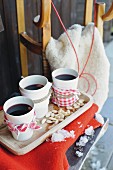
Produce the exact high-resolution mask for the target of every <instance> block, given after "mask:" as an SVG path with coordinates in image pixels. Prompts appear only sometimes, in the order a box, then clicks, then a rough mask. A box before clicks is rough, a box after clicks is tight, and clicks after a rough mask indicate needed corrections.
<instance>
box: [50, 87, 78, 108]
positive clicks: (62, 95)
mask: <svg viewBox="0 0 113 170" xmlns="http://www.w3.org/2000/svg"><path fill="white" fill-rule="evenodd" d="M52 90H53V94H54V95H53V96H52V103H54V104H56V105H58V106H72V105H73V104H74V103H75V102H76V101H77V100H78V95H80V92H79V90H78V89H76V90H73V89H70V90H64V89H59V88H57V87H55V86H54V85H52Z"/></svg>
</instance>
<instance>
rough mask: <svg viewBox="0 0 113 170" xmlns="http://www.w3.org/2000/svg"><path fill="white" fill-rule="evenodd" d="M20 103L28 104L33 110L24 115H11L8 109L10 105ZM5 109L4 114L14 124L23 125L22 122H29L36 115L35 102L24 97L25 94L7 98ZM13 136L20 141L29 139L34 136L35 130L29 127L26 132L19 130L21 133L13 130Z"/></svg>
mask: <svg viewBox="0 0 113 170" xmlns="http://www.w3.org/2000/svg"><path fill="white" fill-rule="evenodd" d="M18 104H27V105H29V106H31V108H32V110H31V111H29V112H28V113H26V114H24V115H20V116H16V115H15V116H13V115H10V114H9V113H8V112H7V111H8V109H9V108H10V107H13V106H14V105H18ZM3 110H4V114H5V116H6V118H7V119H8V120H9V121H10V122H11V123H13V124H15V125H21V124H24V123H25V124H29V123H30V122H31V121H32V120H33V117H34V103H33V101H32V100H31V99H29V98H26V97H23V96H17V97H13V98H10V99H9V100H7V101H6V102H5V103H4V106H3ZM11 133H12V135H13V137H14V138H15V139H16V140H18V141H25V140H28V139H30V138H31V137H32V135H33V130H32V129H29V128H27V130H26V131H25V132H19V135H18V134H17V133H16V132H11Z"/></svg>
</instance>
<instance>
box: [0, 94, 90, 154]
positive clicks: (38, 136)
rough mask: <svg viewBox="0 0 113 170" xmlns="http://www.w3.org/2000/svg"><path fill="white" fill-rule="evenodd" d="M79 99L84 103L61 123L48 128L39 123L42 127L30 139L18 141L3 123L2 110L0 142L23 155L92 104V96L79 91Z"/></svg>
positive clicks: (1, 114)
mask: <svg viewBox="0 0 113 170" xmlns="http://www.w3.org/2000/svg"><path fill="white" fill-rule="evenodd" d="M80 98H81V99H84V100H85V101H86V104H85V105H84V106H82V107H80V108H79V109H78V110H77V111H76V112H74V113H73V114H71V115H70V116H69V117H67V118H66V119H65V120H63V121H62V122H61V123H59V124H57V125H56V126H55V127H53V128H52V129H50V130H48V125H47V123H45V124H43V125H41V126H42V129H40V130H38V131H34V134H33V136H32V138H31V139H29V140H27V141H24V142H20V141H16V140H15V139H14V138H13V137H12V135H11V133H10V131H9V130H8V129H7V127H5V126H4V125H3V111H1V113H0V125H1V126H0V127H1V128H0V143H1V144H2V145H3V146H4V147H5V148H7V149H8V150H9V151H11V152H12V153H14V154H15V155H24V154H26V153H28V152H30V151H31V150H33V149H34V148H36V147H37V146H38V145H40V144H41V143H43V142H44V141H45V140H46V139H47V138H48V137H50V136H51V135H52V134H53V133H54V132H56V131H57V130H59V129H62V128H64V127H65V126H66V125H68V124H69V123H70V122H72V121H73V120H75V119H76V118H77V117H79V116H80V115H81V114H83V113H84V112H85V111H86V110H88V109H89V108H90V107H91V106H92V104H93V98H92V97H91V96H90V95H87V94H85V93H81V95H80Z"/></svg>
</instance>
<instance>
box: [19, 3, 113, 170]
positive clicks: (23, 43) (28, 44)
mask: <svg viewBox="0 0 113 170" xmlns="http://www.w3.org/2000/svg"><path fill="white" fill-rule="evenodd" d="M16 4H17V18H18V33H19V35H20V57H21V68H22V76H24V77H25V76H27V75H28V62H27V49H28V50H30V51H31V52H33V53H35V54H39V55H42V57H43V74H44V75H45V76H46V77H48V78H50V70H49V65H48V62H47V60H46V57H45V48H46V45H47V44H48V42H49V40H50V37H51V0H41V15H40V16H41V17H40V19H39V21H38V22H34V23H33V24H35V25H36V27H37V28H41V29H42V42H41V43H38V42H36V41H34V40H33V39H32V38H31V37H29V35H27V33H26V32H25V17H24V0H16ZM92 11H93V0H85V14H84V25H87V24H88V23H89V22H91V21H92ZM96 13H97V22H96V26H97V28H98V29H99V31H100V34H101V37H102V38H103V23H104V22H105V21H109V20H111V19H113V3H112V5H111V7H110V9H109V10H108V12H107V13H105V3H96ZM48 73H49V74H48ZM107 126H108V120H105V125H104V127H103V128H100V129H98V130H97V131H96V135H95V142H96V141H97V140H98V139H99V138H100V137H101V136H102V134H103V133H104V132H105V131H106V129H107ZM91 147H92V145H90V144H89V146H87V148H86V149H85V154H84V157H83V158H82V159H81V158H80V159H77V161H75V167H76V168H77V169H78V170H79V169H80V168H81V166H82V164H83V162H84V160H85V159H86V156H87V154H88V152H89V150H90V148H91ZM70 156H72V149H71V148H70V149H69V151H68V152H67V157H68V158H69V157H70ZM70 164H71V163H70ZM76 168H75V169H76Z"/></svg>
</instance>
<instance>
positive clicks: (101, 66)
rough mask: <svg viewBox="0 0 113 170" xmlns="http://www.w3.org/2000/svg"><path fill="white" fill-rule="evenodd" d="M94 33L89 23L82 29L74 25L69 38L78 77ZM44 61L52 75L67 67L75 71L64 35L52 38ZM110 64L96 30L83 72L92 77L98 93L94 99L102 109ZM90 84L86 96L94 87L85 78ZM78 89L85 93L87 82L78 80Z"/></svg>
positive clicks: (69, 46) (92, 83)
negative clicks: (77, 59)
mask: <svg viewBox="0 0 113 170" xmlns="http://www.w3.org/2000/svg"><path fill="white" fill-rule="evenodd" d="M92 33H93V24H92V23H90V24H89V25H87V26H86V27H85V28H84V29H83V27H82V26H80V25H73V26H72V27H71V28H70V29H69V30H68V34H69V36H70V38H71V40H72V42H73V44H74V46H75V49H76V51H77V54H78V58H79V63H80V73H81V71H82V69H83V66H84V64H85V62H86V60H87V56H88V54H89V50H90V46H91V41H92ZM46 58H47V59H48V61H49V64H50V67H51V71H53V70H55V69H57V68H61V67H67V68H72V69H75V70H77V62H76V56H75V53H74V51H73V48H72V46H71V44H70V42H69V40H68V38H67V35H66V33H63V34H62V35H61V36H60V37H59V39H58V40H55V39H53V38H51V40H50V42H49V43H48V45H47V48H46ZM109 67H110V65H109V62H108V59H107V56H106V54H105V50H104V46H103V42H102V39H101V37H100V33H99V31H98V29H97V28H96V29H95V40H94V46H93V50H92V53H91V56H90V59H89V61H88V64H87V66H86V69H85V72H87V73H90V74H92V75H93V76H94V77H95V78H96V80H97V83H98V89H97V91H96V94H95V95H94V101H95V103H96V104H98V105H99V107H100V109H101V108H102V106H103V104H104V102H105V100H106V99H107V96H108V85H109ZM86 77H87V78H88V80H89V82H90V90H89V92H88V93H89V94H92V93H93V92H94V90H95V83H94V81H92V79H91V77H89V76H86ZM78 88H79V89H80V90H81V91H86V90H87V81H86V80H85V79H83V78H80V79H79V86H78Z"/></svg>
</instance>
